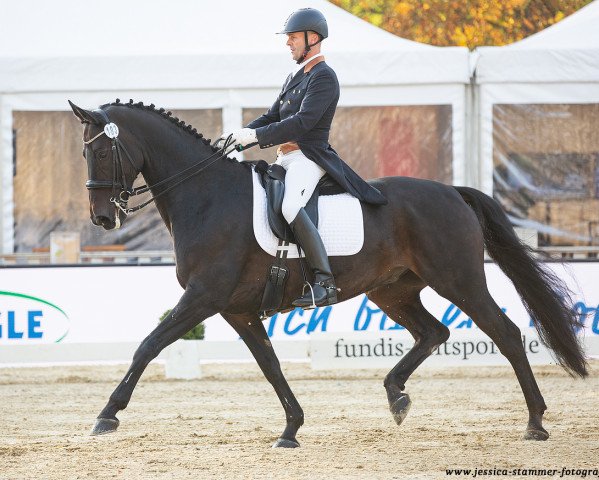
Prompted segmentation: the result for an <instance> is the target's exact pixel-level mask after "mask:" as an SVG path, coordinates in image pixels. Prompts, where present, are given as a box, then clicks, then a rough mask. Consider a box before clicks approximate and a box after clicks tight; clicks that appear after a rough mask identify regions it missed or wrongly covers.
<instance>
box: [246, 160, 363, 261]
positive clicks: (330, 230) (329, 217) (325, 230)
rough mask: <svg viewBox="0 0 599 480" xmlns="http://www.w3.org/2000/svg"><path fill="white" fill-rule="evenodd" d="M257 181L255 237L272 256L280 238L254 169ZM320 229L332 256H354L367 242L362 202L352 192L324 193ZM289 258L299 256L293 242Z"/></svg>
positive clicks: (319, 212) (287, 248) (320, 210)
mask: <svg viewBox="0 0 599 480" xmlns="http://www.w3.org/2000/svg"><path fill="white" fill-rule="evenodd" d="M252 178H253V182H254V236H255V237H256V240H257V241H258V244H259V245H260V247H261V248H262V249H263V250H264V251H265V252H266V253H268V254H270V255H272V256H273V257H274V256H275V255H276V253H277V246H278V244H279V239H278V238H277V237H275V235H274V234H273V233H272V230H271V229H270V225H269V224H268V217H267V214H266V192H265V191H264V188H262V184H261V183H260V179H259V176H258V174H257V173H256V172H255V171H252ZM318 232H319V233H320V236H321V238H322V241H323V243H324V246H325V248H326V250H327V254H328V255H329V257H335V256H344V255H355V254H356V253H358V252H359V251H360V250H362V245H364V219H363V217H362V207H361V205H360V201H359V200H358V199H357V198H355V197H352V196H351V195H350V194H349V193H341V194H339V195H325V196H322V197H320V198H319V199H318ZM283 248H285V249H286V250H288V252H289V254H288V256H287V258H298V254H297V247H296V245H295V244H294V243H292V244H291V245H290V246H289V247H283Z"/></svg>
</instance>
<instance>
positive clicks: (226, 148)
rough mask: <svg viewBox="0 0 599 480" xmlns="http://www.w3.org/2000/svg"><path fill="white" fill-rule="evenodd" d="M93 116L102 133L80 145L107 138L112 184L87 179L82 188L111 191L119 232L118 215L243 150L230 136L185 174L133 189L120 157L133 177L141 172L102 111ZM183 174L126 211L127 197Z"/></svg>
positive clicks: (151, 199)
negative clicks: (99, 119) (101, 125)
mask: <svg viewBox="0 0 599 480" xmlns="http://www.w3.org/2000/svg"><path fill="white" fill-rule="evenodd" d="M94 113H97V114H99V115H100V116H101V117H102V119H103V120H104V122H105V125H104V130H103V131H101V132H100V133H98V134H97V135H96V136H95V137H93V138H90V139H89V140H85V139H84V140H83V144H84V145H89V144H91V143H92V142H93V141H94V140H97V139H98V138H100V137H101V136H102V135H106V136H107V137H108V138H110V140H111V143H112V147H111V152H112V180H94V179H89V180H87V182H85V186H86V188H87V189H88V190H96V189H101V188H110V189H111V190H112V196H111V197H110V202H111V203H113V204H114V205H115V208H116V210H117V212H116V223H117V228H118V226H120V219H119V215H118V213H119V211H121V212H123V213H124V214H125V215H129V214H130V213H133V212H137V211H138V210H141V209H142V208H144V207H145V206H147V205H149V204H150V203H152V202H153V201H154V200H155V199H156V198H157V197H159V196H161V195H164V194H165V193H166V192H168V191H170V190H172V189H174V188H175V187H177V186H179V185H180V184H182V183H183V182H185V181H187V180H189V179H190V178H192V177H193V176H195V175H197V174H199V173H200V172H201V171H203V170H205V169H206V168H208V167H209V166H210V165H212V164H213V163H215V162H217V161H218V160H220V159H221V158H225V157H226V156H227V155H229V154H230V153H232V152H233V151H234V150H237V151H239V152H241V151H242V150H243V148H242V147H241V148H240V147H239V146H237V147H236V146H235V145H233V144H234V139H233V138H232V136H231V135H229V137H228V138H227V139H226V140H224V142H223V144H222V147H220V148H219V149H218V150H217V151H216V152H214V153H213V154H212V155H210V156H209V157H208V158H205V159H203V160H200V161H199V162H197V163H194V164H193V165H191V166H190V167H187V168H185V169H184V170H182V171H180V172H178V173H175V174H174V175H171V176H170V177H168V178H165V179H164V180H160V181H159V182H157V183H155V184H154V185H150V186H148V185H142V186H141V187H136V188H133V184H131V185H128V184H127V179H126V177H125V171H124V169H123V155H122V153H123V152H124V154H125V156H126V157H127V160H128V161H129V163H130V164H131V166H132V167H133V168H134V169H135V172H136V173H138V172H139V171H140V169H138V168H137V167H136V166H135V163H133V159H132V157H131V155H130V154H129V152H128V151H127V149H126V148H125V145H123V143H122V142H121V141H120V140H119V138H118V136H119V128H118V127H117V126H116V124H114V123H112V122H111V121H110V119H109V118H108V114H107V113H106V112H105V111H104V110H102V109H97V110H94ZM219 140H221V139H219ZM219 140H217V141H216V142H215V143H214V144H213V146H215V145H216V144H217V143H218V142H219ZM194 170H195V171H194ZM184 174H187V175H185V176H184V177H183V178H181V179H180V180H179V181H177V182H175V183H174V184H172V185H170V186H168V187H167V188H165V189H164V190H162V191H161V192H159V193H157V194H154V195H153V196H152V197H151V198H150V199H149V200H147V201H145V202H143V203H141V204H139V205H136V206H135V207H131V208H129V207H128V206H127V202H128V201H129V198H130V197H134V196H136V195H141V194H142V193H146V192H148V191H150V190H151V189H154V188H155V187H159V186H162V185H164V184H166V183H168V182H170V181H171V180H174V179H176V178H177V177H181V176H182V175H184Z"/></svg>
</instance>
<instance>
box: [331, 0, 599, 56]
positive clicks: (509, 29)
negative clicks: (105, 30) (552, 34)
mask: <svg viewBox="0 0 599 480" xmlns="http://www.w3.org/2000/svg"><path fill="white" fill-rule="evenodd" d="M330 1H331V2H332V3H334V4H335V5H338V6H340V7H342V8H344V9H345V10H347V11H349V12H351V13H353V14H354V15H356V16H358V17H360V18H362V19H364V20H366V21H368V22H370V23H372V24H373V25H376V26H377V27H380V28H383V29H384V30H387V31H389V32H391V33H394V34H395V35H399V36H400V37H403V38H407V39H410V40H414V41H417V42H422V43H428V44H431V45H438V46H448V45H458V46H466V47H468V48H470V49H474V48H475V47H478V46H482V45H505V44H508V43H512V42H516V41H518V40H521V39H523V38H524V37H527V36H529V35H532V34H533V33H536V32H538V31H540V30H543V29H544V28H546V27H548V26H550V25H553V24H554V23H557V22H559V21H560V20H561V19H562V18H564V17H566V16H568V15H570V14H572V13H574V12H575V11H576V10H578V9H580V8H582V7H583V6H585V5H586V4H588V3H590V2H591V0H501V1H500V0H462V1H458V0H401V1H397V0H394V1H393V0H330ZM598 28H599V27H598Z"/></svg>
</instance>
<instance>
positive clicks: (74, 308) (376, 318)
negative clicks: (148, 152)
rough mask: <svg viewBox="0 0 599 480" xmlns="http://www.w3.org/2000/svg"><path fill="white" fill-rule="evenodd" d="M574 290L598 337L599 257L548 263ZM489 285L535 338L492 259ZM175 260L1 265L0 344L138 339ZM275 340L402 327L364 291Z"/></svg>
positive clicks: (273, 324) (216, 330) (280, 320)
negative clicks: (164, 262) (167, 262)
mask: <svg viewBox="0 0 599 480" xmlns="http://www.w3.org/2000/svg"><path fill="white" fill-rule="evenodd" d="M548 266H549V267H550V268H552V269H553V270H554V271H555V272H556V273H557V274H558V275H559V276H560V277H561V278H563V279H564V280H565V281H566V282H567V283H568V285H569V286H570V288H571V289H572V291H573V292H574V300H575V302H576V303H575V309H576V312H577V314H578V315H579V317H580V319H581V321H582V322H583V323H584V325H585V331H584V332H583V333H584V334H585V335H587V336H596V335H599V282H597V281H596V279H597V278H599V262H584V263H569V264H559V263H550V264H548ZM485 271H486V274H487V283H488V286H489V290H490V292H491V294H492V295H493V297H494V298H495V300H496V302H497V304H498V305H499V306H500V307H501V308H502V309H503V310H504V311H505V312H506V313H507V315H508V316H509V317H510V318H511V319H512V320H513V321H514V323H516V325H518V327H520V329H521V330H522V334H523V335H526V337H527V338H533V335H536V334H535V331H534V329H532V328H531V320H530V318H529V317H528V314H527V313H526V311H525V310H524V307H523V306H522V304H521V302H520V298H519V297H518V295H517V293H516V291H515V289H514V287H513V286H512V284H511V282H509V280H507V279H506V278H505V276H504V275H503V274H502V273H501V271H500V270H499V268H498V267H497V266H496V265H494V264H491V263H489V264H486V265H485ZM182 293H183V289H182V288H181V287H180V286H179V284H178V283H177V280H176V277H175V267H174V266H172V265H161V266H158V265H152V266H150V265H148V266H126V265H122V266H97V267H96V266H93V267H92V266H90V267H78V266H75V267H39V268H3V269H0V346H1V345H19V344H30V345H31V344H40V343H89V342H92V343H96V342H111V343H115V342H139V341H141V340H142V339H143V338H144V337H145V336H146V335H147V334H148V333H149V332H150V331H151V330H152V329H153V328H155V327H156V325H157V324H158V319H159V317H160V316H161V315H162V314H163V313H164V312H165V311H166V310H167V309H169V308H172V307H173V306H174V305H175V304H176V303H177V301H178V299H179V297H180V296H181V295H182ZM422 299H423V303H424V305H425V307H426V308H427V309H428V310H429V311H430V312H431V313H432V314H433V315H434V316H435V317H436V318H437V319H438V320H439V321H440V322H442V323H443V324H445V325H446V326H447V327H448V328H449V329H450V330H451V331H452V332H453V331H455V332H475V333H477V334H478V335H482V333H481V332H479V331H478V328H477V327H476V325H475V323H474V322H473V321H472V319H471V318H469V317H468V315H467V314H465V313H464V312H462V311H461V310H460V309H459V308H457V307H456V306H455V305H453V304H451V303H450V302H449V301H447V300H446V299H444V298H441V297H439V296H438V295H437V294H436V293H435V292H434V291H433V290H431V289H430V288H427V289H425V290H424V291H423V292H422ZM205 325H206V339H205V340H206V341H226V340H237V339H238V337H237V334H236V333H235V332H234V331H233V329H232V328H231V327H229V326H228V325H227V323H226V322H225V321H224V320H223V319H222V318H221V317H220V316H218V315H217V316H215V317H212V318H210V319H208V320H206V322H205ZM265 327H266V329H267V331H268V334H269V336H270V337H272V338H273V339H275V340H281V341H283V340H303V341H306V340H309V339H310V337H311V335H312V334H313V333H331V332H333V333H339V332H351V333H352V335H353V336H355V335H360V334H364V335H370V337H372V335H373V334H375V336H377V335H379V334H387V333H390V334H394V333H401V332H403V331H404V329H403V327H401V326H399V325H398V324H396V323H395V322H393V321H392V320H391V319H390V318H388V317H387V315H386V314H385V313H384V312H383V311H382V310H381V309H379V307H378V306H377V305H375V304H374V303H372V302H370V301H369V300H368V298H367V297H366V296H365V295H359V296H358V297H356V298H353V299H351V300H348V301H346V302H343V303H340V304H337V305H335V306H328V307H321V308H317V309H315V310H311V311H302V310H299V309H296V310H293V311H291V312H289V313H286V314H277V315H274V316H273V317H271V318H269V319H267V320H265Z"/></svg>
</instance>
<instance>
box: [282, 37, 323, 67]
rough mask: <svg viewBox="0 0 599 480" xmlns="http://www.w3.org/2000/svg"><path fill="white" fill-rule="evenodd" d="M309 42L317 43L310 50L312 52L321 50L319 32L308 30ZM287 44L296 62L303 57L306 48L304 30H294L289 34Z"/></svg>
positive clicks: (311, 43)
mask: <svg viewBox="0 0 599 480" xmlns="http://www.w3.org/2000/svg"><path fill="white" fill-rule="evenodd" d="M308 42H309V43H310V45H315V44H316V45H315V46H314V47H312V50H310V54H312V53H318V52H319V51H320V44H317V42H318V34H317V33H314V32H312V31H310V32H308ZM287 46H288V47H289V49H290V50H291V57H292V58H293V60H295V61H296V62H297V61H298V60H299V59H300V58H302V55H303V54H304V50H305V49H306V39H305V37H304V32H293V33H288V34H287Z"/></svg>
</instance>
